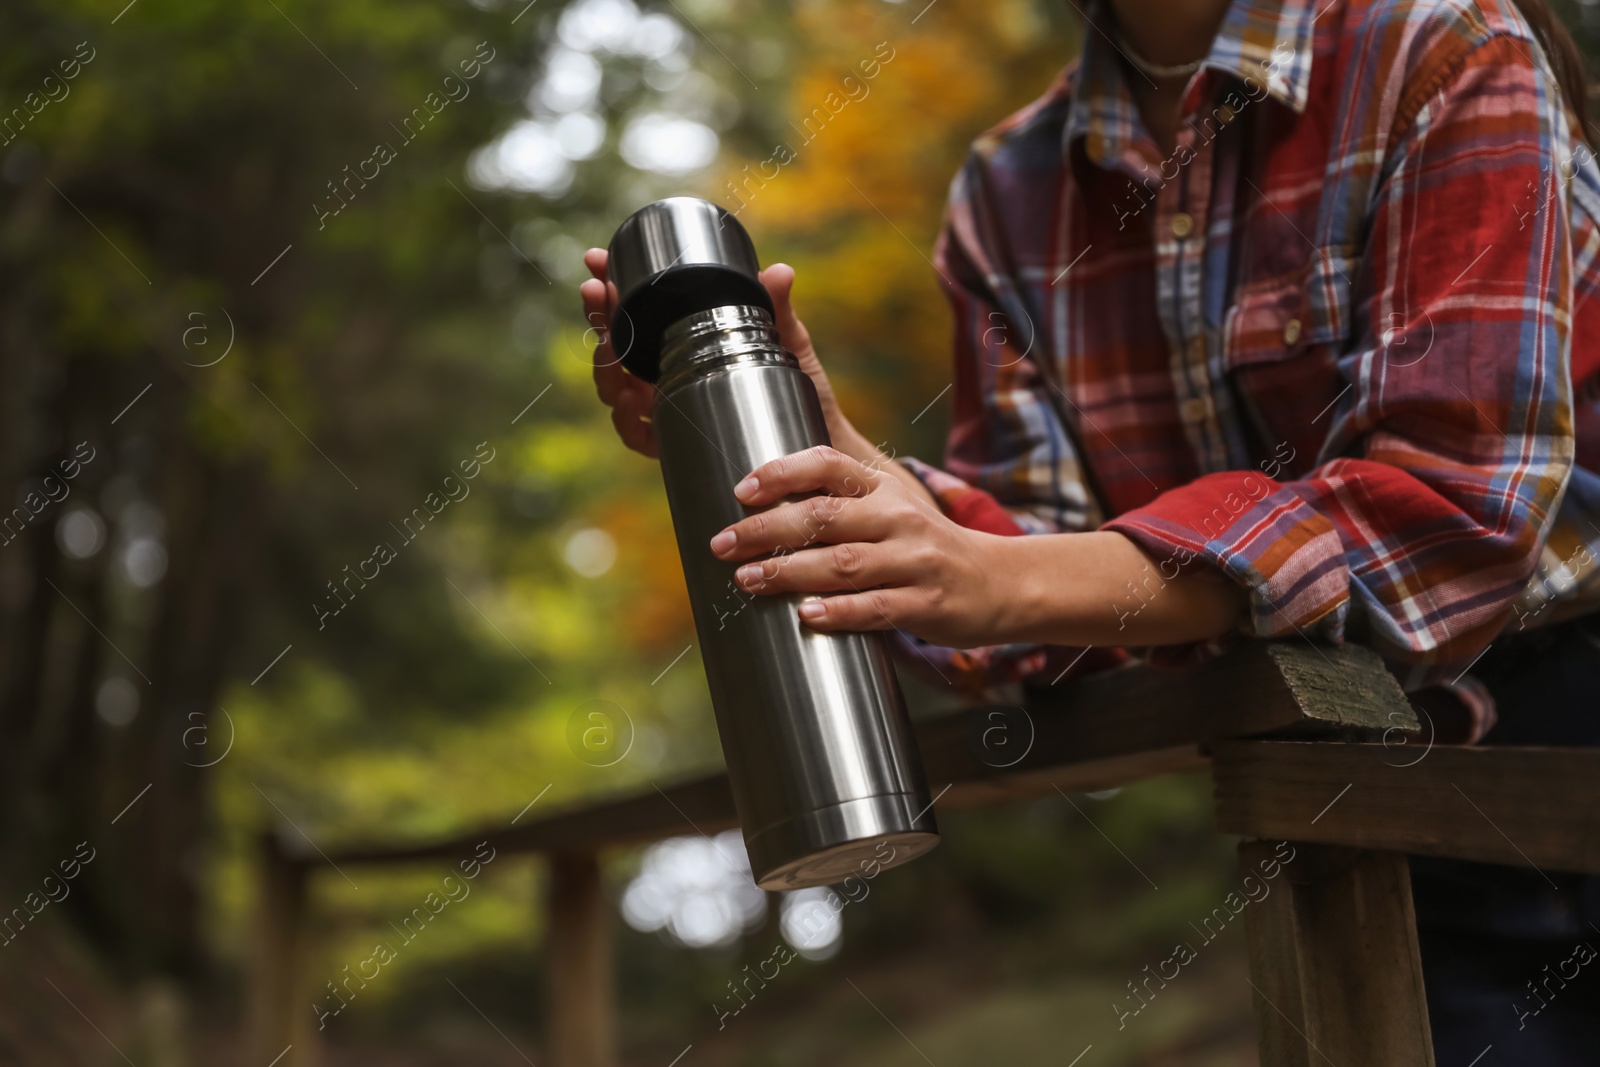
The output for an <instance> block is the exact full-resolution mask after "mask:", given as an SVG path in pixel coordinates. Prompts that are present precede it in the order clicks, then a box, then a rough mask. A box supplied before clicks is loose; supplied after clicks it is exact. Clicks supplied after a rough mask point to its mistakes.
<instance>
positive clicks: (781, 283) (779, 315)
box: [760, 263, 811, 355]
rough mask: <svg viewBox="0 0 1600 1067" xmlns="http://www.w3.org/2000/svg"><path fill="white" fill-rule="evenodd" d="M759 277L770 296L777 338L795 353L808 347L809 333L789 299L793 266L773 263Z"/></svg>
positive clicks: (792, 283)
mask: <svg viewBox="0 0 1600 1067" xmlns="http://www.w3.org/2000/svg"><path fill="white" fill-rule="evenodd" d="M760 277H761V284H762V285H764V286H766V287H767V293H768V295H770V296H771V297H772V308H773V321H774V323H775V324H776V325H777V327H778V338H779V340H781V341H782V342H783V344H784V346H785V347H787V348H788V349H789V350H790V351H792V352H794V354H795V355H800V354H801V349H809V348H810V346H811V335H810V334H809V333H808V332H807V331H806V328H805V324H804V323H802V322H801V321H800V317H799V316H798V315H796V314H795V313H794V304H793V303H792V302H791V301H790V299H789V294H790V292H791V291H792V290H793V289H794V268H793V267H791V266H789V264H787V263H774V264H773V265H772V266H770V267H768V268H767V269H766V270H764V271H762V272H761V275H760Z"/></svg>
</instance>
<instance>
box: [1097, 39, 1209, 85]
mask: <svg viewBox="0 0 1600 1067" xmlns="http://www.w3.org/2000/svg"><path fill="white" fill-rule="evenodd" d="M1116 37H1117V48H1118V49H1119V50H1121V52H1122V55H1123V57H1124V58H1125V59H1127V61H1128V62H1129V63H1132V64H1133V65H1134V67H1135V68H1136V69H1137V70H1138V71H1139V72H1140V73H1141V74H1143V75H1145V76H1146V77H1149V78H1187V77H1188V76H1189V75H1191V74H1193V73H1194V72H1195V71H1197V70H1199V69H1200V68H1201V67H1202V66H1204V65H1205V62H1206V61H1205V58H1204V57H1202V58H1200V59H1196V60H1193V61H1191V62H1188V63H1178V64H1176V65H1174V66H1170V67H1169V66H1163V65H1162V64H1160V63H1152V62H1150V61H1149V60H1148V59H1146V58H1144V56H1141V55H1140V54H1139V53H1138V51H1137V50H1135V49H1134V47H1133V45H1131V44H1129V43H1128V39H1127V38H1126V37H1124V36H1123V35H1122V27H1120V26H1118V27H1116Z"/></svg>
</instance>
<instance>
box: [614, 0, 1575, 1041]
mask: <svg viewBox="0 0 1600 1067" xmlns="http://www.w3.org/2000/svg"><path fill="white" fill-rule="evenodd" d="M1087 19H1088V22H1089V26H1088V27H1087V28H1086V33H1085V38H1086V41H1085V45H1084V50H1083V55H1082V56H1081V57H1080V60H1079V61H1078V62H1077V63H1075V64H1073V65H1072V66H1070V67H1068V68H1067V70H1066V71H1064V72H1063V73H1062V75H1061V76H1060V77H1059V78H1058V79H1057V81H1056V82H1055V84H1054V85H1052V86H1051V88H1050V89H1049V91H1048V92H1047V93H1046V94H1045V95H1044V96H1043V97H1042V98H1040V99H1039V100H1038V101H1036V102H1035V103H1033V104H1031V105H1029V106H1028V107H1027V108H1024V109H1023V110H1022V111H1020V112H1018V113H1017V114H1015V115H1013V116H1011V117H1010V118H1008V119H1006V120H1005V121H1004V122H1002V123H1001V124H1000V125H998V126H996V127H995V128H994V129H992V130H990V131H989V132H988V133H986V134H984V135H983V136H982V137H980V138H979V139H978V141H977V142H976V144H975V146H974V149H973V152H972V154H971V156H970V157H969V159H968V162H967V163H966V165H965V166H964V168H963V169H962V171H961V173H960V174H959V175H958V176H957V178H956V180H955V183H954V185H953V187H952V191H951V203H950V207H949V212H948V216H947V220H946V225H945V228H944V232H943V234H942V235H941V238H940V241H939V245H938V249H937V256H936V265H937V267H938V269H939V272H940V274H941V276H942V278H943V281H944V284H945V287H946V290H947V292H948V294H949V297H950V300H951V302H952V305H953V307H954V311H955V319H956V338H955V341H956V344H955V389H954V394H955V400H954V402H955V413H954V417H953V420H952V429H951V433H950V439H949V446H948V452H947V456H946V469H945V470H943V471H940V470H936V469H934V468H932V467H930V466H928V465H926V464H923V463H919V462H917V461H915V460H901V461H899V462H892V461H890V460H889V459H888V457H886V456H884V455H883V454H881V453H880V452H879V451H878V450H877V449H876V448H874V447H873V446H872V444H871V443H870V442H869V441H868V440H867V439H866V438H865V437H863V436H862V435H861V434H860V433H859V432H858V431H857V430H856V429H855V428H854V426H852V424H851V423H850V420H849V419H848V418H847V417H846V415H845V414H844V413H843V412H841V411H840V410H839V408H838V405H837V403H836V402H835V401H834V398H833V395H832V391H831V390H830V389H829V387H828V381H827V378H826V376H825V374H824V373H823V371H822V368H821V366H820V365H819V363H818V361H817V357H816V353H815V351H814V350H813V348H812V344H811V341H810V338H809V336H808V335H807V333H806V331H805V328H804V326H802V325H801V323H800V321H799V320H798V319H797V318H796V317H795V314H794V311H793V307H792V305H791V303H790V300H789V293H790V288H791V286H792V284H793V281H794V276H793V272H792V271H790V270H789V269H788V268H787V267H784V266H781V265H779V266H775V267H771V268H769V269H768V270H767V272H766V273H765V275H764V280H765V282H766V284H767V286H768V288H769V289H770V291H771V292H772V295H773V299H774V302H775V304H776V306H777V309H778V324H779V330H780V334H781V336H782V337H783V340H784V342H785V344H786V345H787V346H788V347H789V348H790V349H791V350H793V351H794V352H795V354H796V355H797V356H799V357H800V359H801V361H802V364H803V366H804V367H805V368H806V370H807V372H808V373H809V374H810V375H811V376H812V378H813V380H814V381H815V382H816V384H817V387H818V390H819V392H820V393H821V395H822V399H823V404H824V408H825V410H826V413H827V417H828V424H829V429H830V431H831V434H832V439H833V445H834V447H833V448H825V449H815V450H812V451H809V452H805V453H801V454H798V455H795V456H790V457H787V458H785V459H782V460H778V461H776V462H773V463H769V464H767V465H766V466H764V467H762V468H760V469H759V470H756V471H754V472H751V474H750V476H749V477H747V478H746V479H745V480H744V481H743V482H741V483H740V484H739V486H738V487H737V488H736V492H737V493H738V495H739V497H740V498H741V499H742V500H743V501H744V502H745V503H746V504H748V505H750V506H751V507H763V506H765V505H769V504H772V503H773V502H775V501H778V500H781V499H783V498H785V497H789V496H792V495H795V494H804V493H810V492H813V491H815V490H823V491H825V494H827V495H821V496H816V497H812V498H809V499H806V500H804V501H802V502H798V503H789V504H784V505H781V506H778V507H773V508H770V509H769V510H765V511H761V512H759V513H757V514H754V515H752V516H750V517H749V518H747V519H745V520H743V521H741V522H739V523H737V524H735V525H733V526H731V527H729V528H728V529H727V530H724V531H722V532H721V533H719V534H718V535H717V536H716V537H715V538H714V539H713V540H712V542H711V549H712V551H713V552H714V553H716V554H717V555H718V556H720V557H721V558H724V559H727V560H730V561H739V562H742V563H743V564H744V565H743V566H742V567H741V568H740V569H739V571H738V579H737V580H738V581H740V583H741V584H742V585H744V586H745V587H746V588H747V589H748V590H750V591H752V592H759V593H776V592H805V593H815V594H824V595H823V596H821V597H819V598H818V599H813V600H809V601H807V602H806V603H804V604H803V605H802V606H801V607H800V608H799V609H798V610H799V612H800V614H801V616H802V618H804V619H805V620H806V622H807V623H808V624H809V625H811V626H814V627H816V628H818V629H821V630H875V629H897V630H900V631H902V632H904V633H906V634H909V635H911V639H912V640H914V641H915V642H916V643H917V646H918V648H919V651H921V652H922V653H923V654H924V656H927V657H930V658H931V659H934V660H940V661H941V665H942V666H943V667H944V671H945V673H946V674H947V675H948V672H949V671H950V670H954V671H956V672H957V673H958V674H960V675H961V676H962V677H966V678H976V679H979V680H980V681H982V682H986V683H993V682H1000V681H1010V680H1022V681H1025V682H1030V683H1034V684H1049V683H1050V682H1051V681H1052V679H1055V678H1057V677H1059V675H1060V673H1061V672H1062V670H1063V669H1064V668H1066V667H1068V666H1070V665H1071V664H1073V663H1078V662H1079V661H1080V658H1081V656H1082V654H1083V650H1084V649H1086V648H1097V649H1120V648H1157V649H1160V650H1161V654H1162V655H1164V656H1166V657H1169V658H1171V657H1176V656H1183V655H1191V654H1197V653H1200V654H1203V653H1204V652H1205V651H1206V650H1208V649H1210V648H1213V647H1215V646H1217V645H1218V644H1220V643H1223V642H1225V641H1226V640H1228V639H1230V638H1231V637H1232V636H1233V635H1237V634H1240V633H1244V634H1254V635H1259V636H1263V637H1275V638H1294V639H1299V638H1298V637H1297V635H1300V636H1303V637H1305V638H1310V639H1320V640H1330V641H1341V640H1352V641H1359V642H1361V643H1364V644H1367V645H1369V646H1371V647H1372V648H1374V649H1376V650H1377V651H1379V652H1380V653H1381V654H1382V655H1383V656H1384V657H1385V659H1386V661H1387V662H1388V663H1389V664H1390V666H1391V668H1392V669H1393V671H1394V672H1395V674H1396V675H1397V676H1398V677H1399V678H1400V680H1401V681H1402V682H1403V683H1404V684H1405V686H1406V687H1407V689H1408V690H1411V691H1413V692H1414V693H1416V694H1417V696H1418V700H1419V703H1421V704H1423V706H1424V707H1426V708H1429V709H1433V711H1434V714H1435V716H1436V717H1438V718H1440V719H1441V721H1440V731H1441V739H1448V740H1472V741H1476V740H1480V739H1482V740H1487V741H1489V742H1493V741H1496V740H1511V741H1515V742H1516V743H1523V744H1527V743H1566V744H1590V745H1592V744H1600V708H1597V707H1596V704H1595V696H1594V694H1595V693H1596V692H1600V651H1597V649H1600V640H1597V638H1596V637H1595V636H1594V634H1595V632H1596V631H1595V628H1594V627H1592V625H1591V622H1590V620H1591V619H1592V616H1591V614H1590V613H1591V612H1593V610H1594V609H1595V608H1596V607H1597V606H1600V582H1597V580H1596V577H1595V576H1596V571H1597V568H1596V564H1595V560H1594V552H1595V549H1596V547H1600V477H1597V475H1596V473H1595V472H1596V471H1597V470H1600V344H1597V341H1600V338H1597V337H1596V331H1597V330H1600V302H1595V303H1592V304H1591V303H1589V302H1588V300H1587V298H1588V297H1589V296H1590V295H1591V294H1592V293H1593V292H1594V290H1595V288H1596V286H1597V284H1600V264H1597V262H1596V259H1595V253H1596V251H1597V250H1600V229H1597V224H1596V219H1597V217H1600V170H1597V169H1596V167H1595V165H1594V161H1593V158H1592V156H1590V155H1589V154H1588V151H1587V148H1586V147H1585V145H1584V140H1583V138H1584V132H1583V127H1582V125H1581V123H1582V122H1583V121H1584V118H1583V116H1584V109H1583V103H1584V101H1583V89H1582V85H1581V78H1580V76H1579V73H1578V72H1579V68H1578V64H1577V58H1576V54H1575V51H1574V50H1573V48H1572V46H1571V43H1570V40H1568V39H1567V38H1566V37H1565V35H1564V34H1563V33H1561V31H1560V30H1559V27H1557V26H1556V25H1555V24H1554V23H1553V22H1552V21H1551V20H1550V17H1549V15H1548V13H1547V12H1546V11H1545V10H1544V8H1543V6H1542V4H1539V3H1535V2H1534V0H1520V2H1519V3H1512V2H1511V0H1481V2H1480V3H1479V4H1478V5H1474V4H1473V3H1471V2H1470V0H1462V2H1458V3H1447V2H1443V0H1431V2H1430V0H1418V2H1416V3H1407V2H1393V0H1386V2H1376V3H1364V2H1359V0H1320V3H1319V4H1316V5H1314V4H1312V3H1304V2H1286V3H1281V4H1278V3H1271V2H1269V0H1235V2H1233V3H1228V2H1226V0H1183V2H1175V0H1166V2H1160V3H1158V2H1155V0H1112V2H1111V3H1110V4H1109V5H1108V7H1107V8H1101V9H1097V10H1091V12H1090V13H1089V15H1088V16H1087ZM1563 85H1565V86H1566V88H1565V90H1563V88H1562V86H1563ZM586 262H587V263H588V266H589V268H590V270H591V271H592V272H593V273H594V275H595V278H596V279H597V280H595V281H590V282H586V283H584V286H583V301H584V308H585V312H586V314H588V315H589V316H590V321H592V322H603V321H604V317H605V316H606V315H607V313H608V312H609V310H610V297H609V295H608V291H607V287H606V285H605V284H604V277H605V253H604V252H602V251H600V250H591V251H590V252H589V253H588V254H587V256H586ZM595 378H596V383H597V386H598V388H599V392H600V395H601V398H602V399H603V400H604V401H605V402H606V403H607V404H609V405H611V406H612V408H613V418H614V421H615V423H616V425H617V429H618V432H619V434H620V435H621V436H622V438H623V440H624V441H625V442H626V443H627V444H628V445H629V446H630V447H633V448H635V449H637V450H639V451H642V452H645V453H647V454H653V449H654V446H653V442H652V439H651V436H650V425H649V422H648V416H649V413H650V410H651V407H652V404H653V395H652V391H651V389H650V387H649V386H647V385H645V384H644V383H643V382H640V381H638V380H637V379H633V378H630V377H629V376H628V375H627V374H626V373H624V372H623V371H622V370H621V368H620V367H617V366H616V365H615V364H614V361H613V359H612V358H611V353H610V351H609V348H608V346H607V345H606V344H604V343H602V344H601V345H600V346H599V348H598V349H597V352H596V371H595ZM1574 383H1576V385H1577V388H1576V390H1574ZM1575 396H1576V400H1575V399H1574V398H1575ZM811 531H820V532H819V533H818V534H817V536H816V537H815V538H814V539H812V538H811V536H810V532H811ZM1019 534H1027V535H1030V536H1016V535H1019ZM774 552H781V553H783V555H782V556H781V563H780V562H778V561H776V560H772V559H768V558H767V557H769V556H770V555H771V554H772V553H774ZM953 649H959V650H966V651H960V652H956V651H950V650H953ZM1497 717H1498V718H1497ZM1497 722H1498V725H1497ZM1414 871H1415V874H1416V878H1415V881H1416V894H1417V904H1418V914H1419V927H1420V929H1421V935H1422V943H1423V962H1424V968H1425V975H1426V980H1427V984H1428V992H1429V1004H1430V1012H1431V1014H1432V1017H1433V1021H1434V1028H1435V1031H1436V1037H1435V1040H1436V1050H1437V1053H1438V1058H1439V1061H1440V1062H1441V1063H1451V1062H1459V1063H1462V1064H1465V1063H1467V1062H1469V1061H1471V1060H1472V1059H1473V1058H1474V1057H1476V1056H1478V1055H1479V1054H1480V1053H1481V1052H1482V1051H1483V1049H1484V1047H1485V1045H1488V1044H1493V1045H1495V1046H1496V1050H1497V1052H1499V1051H1500V1050H1501V1049H1504V1050H1505V1054H1506V1055H1508V1056H1510V1057H1511V1058H1510V1059H1507V1060H1502V1061H1500V1062H1517V1063H1563V1064H1564V1063H1578V1062H1591V1061H1590V1060H1589V1059H1580V1058H1581V1057H1587V1056H1589V1055H1591V1053H1592V1049H1593V1048H1594V1047H1596V1044H1597V1037H1596V1033H1597V1030H1600V994H1597V992H1596V991H1597V990H1600V977H1596V976H1595V972H1596V971H1600V968H1595V969H1593V970H1591V972H1590V973H1589V974H1588V975H1587V976H1586V977H1585V976H1580V978H1579V979H1575V980H1573V981H1572V982H1571V983H1570V984H1569V987H1568V988H1565V989H1563V991H1562V993H1561V996H1560V997H1559V998H1554V999H1550V1000H1549V1003H1548V1004H1547V1005H1546V1006H1545V1007H1543V1008H1541V1009H1540V1011H1539V1012H1538V1013H1537V1014H1535V1013H1534V1012H1533V1009H1534V1008H1535V1007H1538V1006H1539V1004H1538V1003H1535V1002H1534V1001H1532V1000H1531V999H1530V998H1528V996H1527V991H1526V989H1525V985H1526V983H1527V982H1529V981H1530V980H1536V979H1538V978H1539V977H1540V975H1541V970H1540V968H1541V967H1542V966H1543V965H1544V964H1545V963H1547V962H1552V961H1555V962H1559V961H1560V960H1561V959H1564V958H1566V957H1567V956H1568V954H1569V952H1570V949H1571V947H1572V944H1573V943H1574V942H1576V941H1580V940H1582V939H1583V938H1585V937H1591V938H1593V939H1594V942H1595V943H1596V944H1600V892H1596V890H1595V888H1594V886H1593V884H1592V883H1593V880H1586V879H1581V878H1577V877H1574V876H1561V875H1557V874H1554V873H1552V872H1545V873H1546V874H1549V875H1550V879H1549V882H1550V884H1546V882H1545V880H1544V879H1542V878H1540V877H1539V876H1537V875H1534V874H1533V872H1525V871H1514V870H1511V869H1508V868H1491V867H1486V866H1482V865H1469V864H1453V865H1447V864H1442V863H1431V864H1423V863H1421V862H1418V863H1416V864H1414ZM1552 887H1553V888H1552ZM1591 920H1593V921H1594V922H1595V923H1596V926H1595V927H1594V929H1592V930H1591V929H1589V928H1588V925H1587V924H1588V923H1589V922H1590V921H1591ZM1585 982H1587V985H1586V986H1585V985H1584V983H1585ZM1539 1003H1543V1001H1541V1002H1539ZM1519 1011H1520V1012H1521V1013H1520V1014H1519ZM1519 1024H1520V1025H1519Z"/></svg>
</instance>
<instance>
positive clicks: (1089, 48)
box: [1062, 0, 1316, 164]
mask: <svg viewBox="0 0 1600 1067" xmlns="http://www.w3.org/2000/svg"><path fill="white" fill-rule="evenodd" d="M1314 7H1315V4H1314V0H1276V2H1275V0H1234V2H1233V3H1232V4H1231V5H1229V7H1228V12H1227V14H1226V15H1224V16H1223V19H1222V26H1221V27H1220V28H1219V29H1218V30H1217V36H1216V39H1215V40H1214V41H1213V42H1212V44H1211V51H1210V53H1209V54H1207V56H1206V58H1205V60H1204V61H1203V62H1202V64H1201V66H1202V69H1203V70H1214V71H1217V72H1219V73H1222V74H1226V75H1229V76H1230V77H1232V78H1234V79H1236V80H1238V81H1241V82H1245V84H1246V86H1247V87H1250V86H1251V83H1252V82H1253V83H1255V84H1259V85H1263V86H1264V87H1265V89H1266V94H1267V95H1268V96H1270V97H1272V98H1273V99H1274V100H1277V101H1278V102H1279V103H1281V104H1283V105H1284V106H1286V107H1288V108H1290V109H1292V110H1294V111H1295V112H1296V113H1298V112H1301V111H1304V110H1305V106H1306V100H1307V98H1308V96H1309V93H1310V83H1311V34H1312V23H1313V22H1314V21H1315V20H1316V14H1315V12H1314V10H1313V8H1314ZM1110 18H1111V16H1110V15H1109V14H1108V13H1107V12H1106V11H1105V10H1104V9H1103V7H1102V5H1099V4H1095V5H1093V6H1092V7H1090V9H1089V16H1088V19H1087V21H1088V22H1089V25H1088V26H1087V27H1085V33H1084V42H1083V54H1082V55H1081V56H1080V57H1079V61H1078V70H1077V76H1076V78H1075V79H1074V83H1073V88H1072V104H1071V106H1070V109H1069V110H1068V112H1067V120H1066V127H1065V129H1064V130H1063V132H1062V148H1063V149H1064V150H1065V149H1070V148H1071V147H1072V143H1073V142H1074V141H1075V140H1077V139H1078V138H1080V137H1082V138H1085V143H1084V147H1085V149H1086V150H1087V152H1088V155H1089V158H1090V159H1091V160H1092V161H1094V162H1095V163H1101V164H1103V163H1105V162H1108V161H1110V160H1112V159H1115V158H1118V157H1120V156H1122V155H1123V154H1124V153H1126V152H1128V151H1130V150H1132V149H1133V148H1134V146H1135V144H1136V143H1138V142H1139V141H1141V140H1148V135H1147V134H1146V133H1145V132H1144V124H1143V123H1142V122H1141V121H1140V120H1139V109H1138V106H1137V105H1136V104H1135V103H1134V101H1133V95H1132V94H1131V93H1130V92H1129V90H1128V81H1127V79H1128V78H1129V77H1138V76H1139V75H1138V74H1136V73H1133V72H1131V71H1130V69H1129V66H1128V65H1127V64H1126V63H1124V62H1123V59H1122V56H1120V55H1119V54H1118V50H1117V45H1116V44H1115V43H1114V42H1113V40H1112V39H1111V38H1110V37H1108V36H1107V32H1109V31H1110V22H1109V20H1110ZM1102 27H1103V28H1104V29H1103V30H1102ZM1251 91H1255V90H1254V89H1253V88H1252V89H1251Z"/></svg>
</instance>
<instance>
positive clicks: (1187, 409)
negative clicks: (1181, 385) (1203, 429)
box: [1178, 396, 1207, 425]
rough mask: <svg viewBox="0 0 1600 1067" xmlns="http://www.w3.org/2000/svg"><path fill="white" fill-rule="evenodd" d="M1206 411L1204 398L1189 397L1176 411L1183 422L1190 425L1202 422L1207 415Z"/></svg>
mask: <svg viewBox="0 0 1600 1067" xmlns="http://www.w3.org/2000/svg"><path fill="white" fill-rule="evenodd" d="M1206 409H1207V405H1206V401H1205V398H1204V397H1199V396H1191V397H1190V398H1189V399H1187V400H1185V401H1184V402H1183V403H1182V404H1180V405H1179V406H1178V411H1179V414H1181V415H1182V416H1183V421H1184V422H1186V423H1189V424H1190V425H1194V424H1196V423H1201V422H1204V421H1205V419H1206V413H1207V412H1206Z"/></svg>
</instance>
